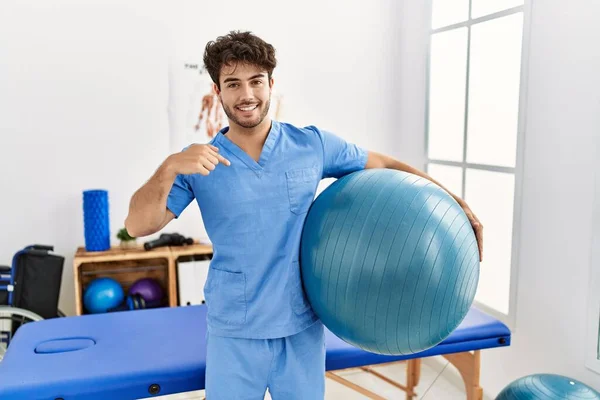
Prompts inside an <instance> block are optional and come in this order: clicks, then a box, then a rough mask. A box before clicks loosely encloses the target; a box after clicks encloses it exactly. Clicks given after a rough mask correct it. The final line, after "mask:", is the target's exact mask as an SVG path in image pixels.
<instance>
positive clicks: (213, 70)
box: [204, 31, 277, 89]
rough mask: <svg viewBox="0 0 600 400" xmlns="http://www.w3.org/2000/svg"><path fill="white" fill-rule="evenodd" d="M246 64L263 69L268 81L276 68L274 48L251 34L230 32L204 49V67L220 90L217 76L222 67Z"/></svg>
mask: <svg viewBox="0 0 600 400" xmlns="http://www.w3.org/2000/svg"><path fill="white" fill-rule="evenodd" d="M238 62H242V63H248V64H252V65H256V66H259V67H261V68H264V69H265V70H267V71H268V73H269V79H271V76H272V75H273V70H274V69H275V67H276V66H277V59H276V58H275V48H274V47H273V46H272V45H271V44H269V43H267V42H265V41H264V40H262V39H261V38H259V37H258V36H256V35H254V34H253V33H252V32H240V31H231V32H229V34H227V35H225V36H219V37H218V38H217V40H213V41H210V42H208V43H207V44H206V48H205V49H204V66H205V68H206V70H207V71H208V73H209V75H210V77H211V79H212V81H213V82H214V83H216V84H217V87H218V88H219V89H221V85H220V83H219V76H220V73H221V68H222V67H223V65H229V64H236V63H238Z"/></svg>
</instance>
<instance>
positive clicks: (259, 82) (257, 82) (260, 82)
mask: <svg viewBox="0 0 600 400" xmlns="http://www.w3.org/2000/svg"><path fill="white" fill-rule="evenodd" d="M254 84H255V85H261V84H262V81H261V80H256V81H254Z"/></svg>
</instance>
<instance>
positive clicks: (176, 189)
mask: <svg viewBox="0 0 600 400" xmlns="http://www.w3.org/2000/svg"><path fill="white" fill-rule="evenodd" d="M192 200H194V191H193V190H192V187H191V186H190V184H189V182H188V180H187V179H186V177H185V175H177V178H175V182H173V186H172V187H171V191H170V192H169V196H168V197H167V208H168V209H169V210H171V212H172V213H173V214H175V218H179V215H181V213H182V212H183V210H185V208H186V207H187V206H188V205H189V204H190V203H191V202H192Z"/></svg>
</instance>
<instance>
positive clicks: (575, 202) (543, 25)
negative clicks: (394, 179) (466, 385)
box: [401, 0, 600, 398]
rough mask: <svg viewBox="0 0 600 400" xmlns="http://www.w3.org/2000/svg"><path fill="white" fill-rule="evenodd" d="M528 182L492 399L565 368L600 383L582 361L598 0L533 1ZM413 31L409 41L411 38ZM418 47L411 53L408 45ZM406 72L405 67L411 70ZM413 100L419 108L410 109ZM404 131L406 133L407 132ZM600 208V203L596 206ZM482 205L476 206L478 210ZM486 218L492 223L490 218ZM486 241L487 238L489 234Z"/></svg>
mask: <svg viewBox="0 0 600 400" xmlns="http://www.w3.org/2000/svg"><path fill="white" fill-rule="evenodd" d="M531 2H532V5H533V7H532V24H531V39H530V40H531V43H530V53H529V57H530V58H529V65H528V80H527V81H526V82H525V84H526V85H527V88H528V98H527V104H526V128H525V129H526V131H525V151H524V171H523V173H524V186H523V193H522V221H521V231H520V235H519V236H520V243H518V244H517V245H518V246H519V247H520V257H519V260H518V288H517V305H516V328H515V331H514V332H513V341H512V346H510V347H509V348H503V349H495V350H491V351H484V352H483V357H482V371H481V382H482V386H483V387H484V390H485V392H486V394H487V395H488V396H491V397H492V398H493V397H495V395H496V394H497V393H498V392H499V391H500V390H501V389H502V388H503V387H504V386H505V385H507V384H508V383H509V382H511V381H512V380H514V379H516V378H518V377H521V376H524V375H527V374H531V373H539V372H551V373H559V374H564V375H567V376H570V377H572V378H575V379H579V380H581V381H583V382H586V383H588V384H590V385H592V386H594V387H595V388H597V389H600V375H598V374H596V373H594V372H592V371H590V370H589V369H587V368H586V367H585V358H586V350H588V349H586V348H584V346H585V338H586V334H587V332H586V329H587V320H586V312H587V306H588V303H587V302H588V281H589V279H590V267H591V266H590V252H591V240H592V211H593V201H594V196H593V195H594V185H593V183H594V176H595V174H598V173H600V171H595V170H594V168H595V166H596V165H597V164H596V163H595V162H594V160H595V159H597V158H598V157H600V154H597V153H596V150H595V148H596V140H598V138H599V137H600V95H599V94H598V93H600V75H599V74H598V71H599V70H600V50H598V45H597V43H598V40H599V39H600V25H598V24H597V17H596V16H597V15H599V14H600V3H598V2H596V1H593V0H577V1H572V2H569V4H568V6H567V5H566V3H565V2H564V1H560V0H543V1H542V0H538V1H536V0H531ZM426 3H427V2H422V1H419V0H405V5H404V10H405V15H406V16H405V18H407V19H408V20H409V21H410V23H409V24H408V25H406V26H405V29H406V30H407V31H408V32H405V36H404V38H403V39H402V44H403V49H404V50H402V54H404V55H405V56H406V57H408V58H405V59H404V60H403V62H402V63H401V66H402V68H403V69H404V68H411V67H410V66H411V65H412V66H419V68H418V67H413V69H414V70H413V72H414V74H415V75H414V80H415V82H417V83H415V84H412V85H409V86H408V87H406V86H405V91H404V93H403V94H402V96H403V98H407V99H408V98H412V99H413V103H412V104H409V105H406V104H404V103H403V107H402V113H403V115H404V116H405V118H407V120H406V119H405V120H404V122H403V127H410V126H414V127H415V128H416V129H415V130H412V131H411V130H409V129H404V130H403V131H402V135H403V138H402V140H403V141H404V142H405V143H407V146H405V148H404V149H405V150H408V149H409V148H410V147H411V146H412V150H409V152H413V153H417V152H418V151H420V150H421V149H422V148H423V147H422V145H421V141H420V140H416V139H415V138H414V135H416V134H421V133H422V132H423V130H422V129H419V128H420V127H421V125H420V121H421V120H422V118H423V117H422V115H423V114H422V113H421V112H420V111H421V110H420V108H419V106H418V105H420V104H423V103H424V102H425V92H424V86H423V85H422V84H421V83H420V82H421V81H422V80H423V77H424V75H423V74H424V71H422V69H421V68H420V66H421V65H422V64H423V63H424V57H425V56H424V54H425V53H424V52H423V51H421V50H420V49H423V48H425V46H426V41H427V31H426V29H427V21H428V19H429V17H428V15H427V7H428V6H427V4H426ZM407 37H411V38H412V39H413V41H412V42H410V43H406V38H407ZM410 49H412V50H413V51H409V50H410ZM405 73H406V72H405ZM408 107H412V108H413V109H414V111H415V113H414V114H410V113H407V110H408ZM405 137H406V138H405ZM598 206H599V207H600V204H599V205H598ZM475 212H477V210H475ZM483 224H484V225H485V221H483ZM484 241H485V240H484Z"/></svg>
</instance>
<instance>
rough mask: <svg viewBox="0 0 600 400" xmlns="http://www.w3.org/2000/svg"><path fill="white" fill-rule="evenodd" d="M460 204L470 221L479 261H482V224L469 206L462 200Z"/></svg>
mask: <svg viewBox="0 0 600 400" xmlns="http://www.w3.org/2000/svg"><path fill="white" fill-rule="evenodd" d="M460 206H461V207H462V209H463V211H464V212H465V214H467V218H469V221H470V222H471V226H472V227H473V230H474V231H475V237H476V238H477V246H478V247H479V261H480V262H481V261H483V225H482V224H481V222H480V221H479V219H478V218H477V217H476V216H475V214H473V211H471V208H470V207H469V206H468V205H467V203H465V202H464V201H462V202H460Z"/></svg>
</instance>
